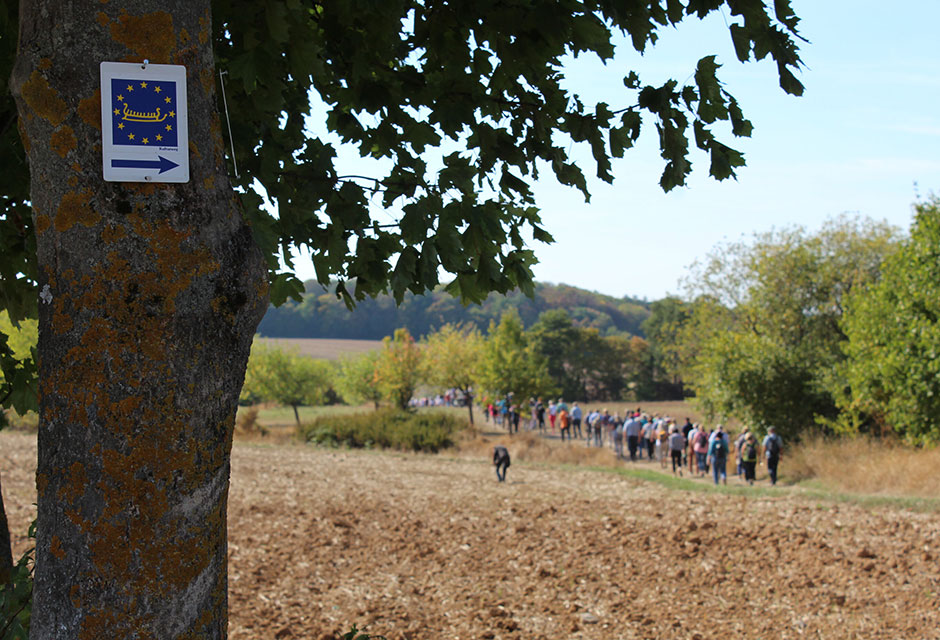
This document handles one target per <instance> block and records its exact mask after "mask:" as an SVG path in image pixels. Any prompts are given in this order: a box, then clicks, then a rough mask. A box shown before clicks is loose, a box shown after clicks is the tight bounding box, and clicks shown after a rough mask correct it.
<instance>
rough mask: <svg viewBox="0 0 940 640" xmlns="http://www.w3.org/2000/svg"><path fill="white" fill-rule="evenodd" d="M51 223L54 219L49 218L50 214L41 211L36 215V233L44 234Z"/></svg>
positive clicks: (38, 234)
mask: <svg viewBox="0 0 940 640" xmlns="http://www.w3.org/2000/svg"><path fill="white" fill-rule="evenodd" d="M50 225H52V220H50V219H49V216H47V215H46V214H44V213H40V214H39V215H38V216H36V235H37V236H41V235H42V234H44V233H45V232H46V231H47V230H48V229H49V227H50Z"/></svg>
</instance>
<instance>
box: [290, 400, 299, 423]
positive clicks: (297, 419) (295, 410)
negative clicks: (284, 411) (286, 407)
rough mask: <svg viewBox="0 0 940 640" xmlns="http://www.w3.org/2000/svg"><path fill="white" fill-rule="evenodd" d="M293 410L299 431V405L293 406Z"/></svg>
mask: <svg viewBox="0 0 940 640" xmlns="http://www.w3.org/2000/svg"><path fill="white" fill-rule="evenodd" d="M291 409H293V410H294V420H296V421H297V428H298V429H299V428H300V413H299V412H298V411H297V405H296V404H292V405H291Z"/></svg>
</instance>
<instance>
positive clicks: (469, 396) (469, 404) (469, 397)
mask: <svg viewBox="0 0 940 640" xmlns="http://www.w3.org/2000/svg"><path fill="white" fill-rule="evenodd" d="M463 397H464V398H465V399H466V401H467V411H469V412H470V424H471V425H472V424H473V392H472V391H470V390H469V389H465V390H464V392H463Z"/></svg>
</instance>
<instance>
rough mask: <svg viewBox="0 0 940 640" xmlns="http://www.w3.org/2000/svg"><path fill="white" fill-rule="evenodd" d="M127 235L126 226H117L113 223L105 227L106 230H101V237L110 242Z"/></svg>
mask: <svg viewBox="0 0 940 640" xmlns="http://www.w3.org/2000/svg"><path fill="white" fill-rule="evenodd" d="M125 237H127V231H125V230H124V227H116V226H114V225H111V224H109V225H108V226H107V227H105V228H104V231H102V232H101V239H102V240H104V241H105V242H107V243H108V244H111V243H112V242H117V241H119V240H121V239H123V238H125Z"/></svg>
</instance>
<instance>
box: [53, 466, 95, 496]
mask: <svg viewBox="0 0 940 640" xmlns="http://www.w3.org/2000/svg"><path fill="white" fill-rule="evenodd" d="M87 484H88V476H87V475H85V467H83V466H82V465H81V464H80V463H78V462H75V463H73V464H72V466H71V467H69V470H68V480H67V481H66V482H65V483H64V484H63V485H62V486H61V487H59V490H58V491H57V492H56V497H57V498H58V499H59V502H65V503H66V504H74V503H75V501H76V500H78V499H79V498H81V497H82V496H83V495H84V494H85V486H86V485H87Z"/></svg>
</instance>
